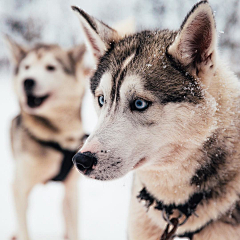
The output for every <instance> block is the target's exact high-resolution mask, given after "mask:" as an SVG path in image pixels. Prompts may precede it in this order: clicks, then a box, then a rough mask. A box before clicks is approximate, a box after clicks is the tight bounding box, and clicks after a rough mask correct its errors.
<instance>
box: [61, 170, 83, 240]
mask: <svg viewBox="0 0 240 240" xmlns="http://www.w3.org/2000/svg"><path fill="white" fill-rule="evenodd" d="M78 177H79V174H78V172H77V170H76V169H75V168H74V169H72V171H71V172H70V174H69V176H68V177H67V179H66V180H65V181H64V187H65V196H64V199H63V214H64V218H65V225H66V238H67V239H69V240H77V239H78V188H77V182H78Z"/></svg>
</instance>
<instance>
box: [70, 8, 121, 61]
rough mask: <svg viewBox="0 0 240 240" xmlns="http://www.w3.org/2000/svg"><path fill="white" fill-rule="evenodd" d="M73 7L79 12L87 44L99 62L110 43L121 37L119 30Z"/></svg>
mask: <svg viewBox="0 0 240 240" xmlns="http://www.w3.org/2000/svg"><path fill="white" fill-rule="evenodd" d="M72 9H73V10H74V11H75V12H76V13H77V16H78V18H79V19H80V23H81V27H82V30H83V33H84V35H85V37H86V40H87V41H86V42H87V45H88V46H89V48H90V50H91V52H92V54H93V56H94V58H95V60H96V62H98V59H99V58H100V57H101V56H103V54H104V53H105V52H106V51H107V49H108V48H109V47H110V45H111V44H112V43H113V42H114V41H118V40H119V39H120V37H119V35H118V33H117V31H115V30H114V29H112V28H110V27H109V26H107V25H106V24H104V23H102V22H100V21H98V20H97V19H95V18H93V17H91V16H89V15H88V14H87V13H85V12H84V11H83V10H81V9H79V8H77V7H72Z"/></svg>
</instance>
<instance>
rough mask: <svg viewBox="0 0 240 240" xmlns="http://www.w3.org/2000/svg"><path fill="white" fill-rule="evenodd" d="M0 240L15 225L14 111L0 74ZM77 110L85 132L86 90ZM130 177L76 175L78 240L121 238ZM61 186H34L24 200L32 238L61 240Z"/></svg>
mask: <svg viewBox="0 0 240 240" xmlns="http://www.w3.org/2000/svg"><path fill="white" fill-rule="evenodd" d="M0 76H1V79H0V88H1V94H0V102H1V105H0V111H1V113H2V114H1V118H0V132H1V135H0V143H1V159H0V166H1V167H0V190H1V198H0V213H1V215H0V239H9V238H10V236H12V234H13V233H14V230H15V226H16V222H15V215H14V210H13V199H12V192H11V182H12V179H13V170H14V160H13V157H12V155H11V149H10V139H9V127H10V121H11V119H12V118H13V117H14V116H15V115H16V114H17V113H18V105H17V101H16V98H15V96H14V93H13V90H12V86H11V85H12V84H11V77H10V74H7V73H0ZM84 101H85V104H84V108H83V120H84V128H85V129H86V131H91V130H92V129H93V127H94V125H95V123H96V115H95V111H94V109H93V105H92V102H91V95H90V92H89V91H88V92H87V94H86V97H85V100H84ZM131 179H132V174H131V173H130V174H128V175H127V176H126V177H124V178H122V179H120V180H115V181H112V182H100V181H95V180H90V179H87V178H86V177H84V176H82V177H81V179H80V180H79V220H80V221H79V232H80V237H81V239H82V240H103V239H104V240H113V239H114V240H124V239H127V234H126V231H127V214H128V207H129V206H128V205H129V200H130V192H131ZM63 190H64V189H63V186H62V185H61V184H60V183H54V182H52V183H49V184H47V185H39V186H36V187H35V189H34V190H33V191H32V193H31V195H30V199H29V211H28V224H29V232H30V235H31V237H32V239H33V240H42V239H44V240H48V239H49V240H55V239H56V240H59V239H63V235H64V222H63V217H62V208H61V207H62V205H61V202H62V199H63V193H64V192H63Z"/></svg>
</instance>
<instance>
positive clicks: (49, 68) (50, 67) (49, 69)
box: [46, 65, 56, 71]
mask: <svg viewBox="0 0 240 240" xmlns="http://www.w3.org/2000/svg"><path fill="white" fill-rule="evenodd" d="M46 69H47V70H48V71H54V70H55V69H56V68H55V67H54V66H52V65H47V66H46Z"/></svg>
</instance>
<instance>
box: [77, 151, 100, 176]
mask: <svg viewBox="0 0 240 240" xmlns="http://www.w3.org/2000/svg"><path fill="white" fill-rule="evenodd" d="M73 163H74V164H75V165H76V167H77V168H78V169H79V170H81V171H84V170H86V169H88V170H90V169H91V168H92V166H93V165H96V164H97V158H96V157H95V156H94V155H93V154H92V153H91V152H84V153H80V152H79V153H77V154H75V155H74V157H73Z"/></svg>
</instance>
